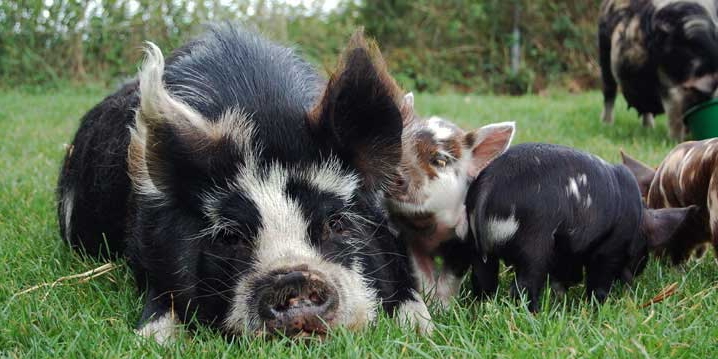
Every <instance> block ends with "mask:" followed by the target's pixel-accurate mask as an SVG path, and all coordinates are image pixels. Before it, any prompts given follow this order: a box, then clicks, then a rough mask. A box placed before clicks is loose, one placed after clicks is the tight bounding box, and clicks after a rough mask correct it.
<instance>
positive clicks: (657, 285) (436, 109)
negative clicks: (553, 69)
mask: <svg viewBox="0 0 718 359" xmlns="http://www.w3.org/2000/svg"><path fill="white" fill-rule="evenodd" d="M105 94H106V91H104V90H97V89H84V88H81V89H69V90H62V91H59V92H48V93H44V94H29V93H23V92H16V91H7V90H6V91H0V134H1V136H2V137H0V273H2V275H1V276H0V358H4V357H10V358H31V357H54V358H71V357H82V358H84V357H100V358H126V357H163V358H164V357H180V356H181V357H184V358H199V357H223V358H224V357H227V358H234V357H253V358H260V357H261V358H263V357H281V356H291V357H299V356H306V357H310V356H311V357H319V356H322V357H324V356H326V357H344V356H347V357H361V358H364V357H432V358H433V357H444V358H448V357H474V356H483V357H526V358H535V357H561V358H563V357H597V358H604V357H612V358H614V357H626V358H636V357H668V356H671V357H698V358H710V357H716V354H718V264H717V263H716V261H715V257H714V255H713V254H712V253H711V254H710V255H708V256H706V257H704V258H703V259H701V260H698V261H691V262H689V263H688V264H686V265H684V266H682V267H679V268H671V267H668V266H665V265H662V264H661V263H659V262H657V261H651V263H649V266H648V268H647V270H646V272H645V273H644V274H643V276H641V277H639V278H638V279H637V280H636V282H635V285H634V286H633V287H632V288H619V289H618V290H615V291H613V292H612V294H611V296H610V298H609V300H608V301H607V302H606V303H605V304H604V305H597V304H592V303H588V302H586V301H584V300H583V298H582V294H583V292H582V290H583V288H582V287H577V288H574V289H573V290H571V291H570V292H569V295H568V296H566V297H565V298H562V299H557V298H554V297H552V296H548V295H545V296H544V307H543V308H544V309H543V311H542V312H541V313H540V314H538V315H533V314H530V313H529V312H528V311H527V310H526V308H525V306H524V305H520V304H517V303H515V302H514V301H512V300H509V299H508V285H507V282H508V281H509V280H510V278H511V274H510V273H506V272H504V273H503V274H502V285H501V288H500V290H499V293H498V295H497V297H496V298H495V299H494V300H491V301H488V302H484V303H472V301H471V300H470V298H469V297H468V296H464V297H462V298H459V299H458V300H457V301H456V302H455V303H454V304H453V305H452V306H451V307H450V308H449V310H448V311H446V312H439V311H438V310H432V314H433V315H434V318H435V323H436V331H435V332H434V334H433V335H431V336H430V337H422V336H419V335H416V334H414V333H412V332H407V331H404V330H402V329H400V328H399V327H397V326H396V325H395V324H394V323H393V322H392V321H391V319H389V318H386V317H382V318H380V320H379V321H378V323H377V324H376V325H375V326H372V327H371V328H369V329H366V330H364V331H362V332H359V333H349V332H346V331H343V330H336V331H334V332H332V333H331V334H330V336H329V338H328V340H325V341H322V342H319V341H308V342H299V343H297V342H293V341H290V340H286V339H283V340H268V341H264V340H256V339H252V338H237V339H234V341H232V342H228V341H227V340H225V339H223V338H221V337H220V336H219V335H217V333H214V332H212V331H210V330H207V329H200V330H199V331H197V332H195V333H185V334H184V335H183V336H182V337H181V339H180V340H178V341H177V342H175V343H173V344H171V345H169V346H168V347H160V346H158V345H156V344H154V343H152V342H147V341H141V340H139V338H138V337H136V336H135V335H134V334H133V332H132V329H133V326H134V325H135V322H136V321H137V319H138V318H139V315H140V311H141V308H142V302H141V299H140V298H139V296H138V295H137V293H136V291H135V288H134V283H133V280H132V278H131V275H130V273H129V270H128V269H127V267H126V266H124V265H123V263H119V264H120V266H119V267H118V268H117V269H115V270H112V271H110V272H109V273H106V274H104V275H101V276H98V277H96V278H93V279H91V280H87V281H84V282H81V281H78V280H68V281H65V282H63V283H61V284H58V285H54V286H45V287H41V288H38V289H36V290H34V291H31V292H27V293H21V292H22V291H23V290H24V289H27V288H30V287H33V286H34V285H38V284H41V283H52V282H54V281H55V280H56V279H58V278H61V277H64V276H68V275H72V274H77V273H82V272H85V271H88V270H90V269H93V268H96V267H98V266H100V265H102V264H103V263H100V262H95V261H91V260H83V259H81V258H79V257H78V256H76V255H75V254H74V253H73V252H72V251H71V250H69V249H68V248H67V247H66V246H65V245H64V244H63V243H62V242H61V241H60V238H59V234H58V227H57V223H56V222H57V221H56V214H55V198H54V194H53V191H54V187H55V182H56V176H57V173H58V169H59V166H60V161H61V158H62V156H63V153H64V150H63V144H64V143H67V142H69V141H70V140H71V138H72V135H73V132H74V131H75V129H76V128H77V126H78V120H79V118H80V117H81V116H82V114H83V113H84V112H85V111H86V110H88V109H89V108H90V107H91V106H93V105H94V104H95V103H97V102H98V101H99V100H100V99H101V98H102V97H103V96H104V95H105ZM416 101H417V107H418V110H419V113H421V114H435V115H442V116H446V117H448V118H451V119H454V120H456V121H457V122H458V123H459V124H460V125H462V126H465V127H467V128H469V127H476V126H479V125H481V124H486V123H489V122H497V121H508V120H513V121H516V122H517V129H518V130H517V131H518V132H517V135H516V138H515V142H516V143H518V142H526V141H542V142H552V143H559V144H564V145H569V146H574V147H577V148H580V149H583V150H587V151H591V152H593V153H595V154H597V155H599V156H602V157H603V158H605V159H606V160H608V161H612V162H615V161H618V160H619V152H618V151H619V149H624V150H625V151H627V152H629V153H630V154H632V155H634V156H635V157H637V158H639V159H642V160H644V161H645V162H647V163H650V164H654V165H655V164H658V162H659V161H660V160H661V159H662V158H663V156H664V155H665V154H666V153H667V152H668V150H669V149H670V148H671V147H672V146H673V145H674V143H673V142H672V141H670V140H668V136H667V129H666V124H665V117H659V118H658V119H657V128H655V129H644V128H642V127H641V125H640V120H639V119H638V117H637V116H636V114H635V112H632V111H628V110H626V109H625V103H623V102H619V103H618V105H617V109H618V111H617V113H616V124H615V125H613V126H605V125H603V124H602V123H600V121H599V120H598V118H599V114H600V111H601V97H600V94H598V93H587V94H580V95H571V94H566V93H555V94H550V95H547V96H541V97H540V96H527V97H520V98H510V97H494V96H459V95H446V96H428V95H419V96H418V97H417V100H416ZM672 283H677V290H676V294H675V295H673V296H671V297H669V298H668V299H666V300H665V301H663V302H660V303H658V304H655V305H652V306H648V307H645V308H641V305H642V304H643V303H645V302H647V301H648V300H650V299H651V298H652V297H654V296H655V295H656V294H658V293H659V292H660V291H661V290H662V289H663V288H664V287H666V286H668V285H670V284H672Z"/></svg>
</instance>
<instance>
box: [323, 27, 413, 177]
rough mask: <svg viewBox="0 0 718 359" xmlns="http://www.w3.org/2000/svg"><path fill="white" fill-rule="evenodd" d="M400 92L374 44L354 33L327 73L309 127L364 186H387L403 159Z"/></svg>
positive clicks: (361, 35)
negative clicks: (326, 78)
mask: <svg viewBox="0 0 718 359" xmlns="http://www.w3.org/2000/svg"><path fill="white" fill-rule="evenodd" d="M401 103H402V96H401V90H400V88H399V87H398V86H397V85H396V83H395V82H394V79H393V78H392V77H391V76H390V75H389V72H388V71H387V69H386V65H385V63H384V60H383V59H382V56H381V53H380V52H379V49H378V48H377V46H376V44H374V43H373V42H371V41H367V40H365V39H364V36H363V34H362V31H361V30H360V31H357V32H356V33H355V34H354V35H353V36H352V38H351V40H350V41H349V44H348V45H347V48H346V50H345V51H344V55H343V56H342V59H341V60H340V63H339V67H338V69H337V70H336V71H335V72H334V74H333V75H332V76H331V77H330V79H329V82H328V84H327V87H326V89H325V91H324V94H323V96H322V98H321V101H320V102H319V104H318V105H317V106H316V107H315V108H314V109H313V110H312V112H311V113H310V114H309V125H310V127H311V128H312V129H313V130H314V131H315V133H317V138H319V140H320V141H324V142H326V144H327V145H328V146H329V148H330V149H331V151H333V152H334V153H335V154H337V155H338V156H339V157H340V158H341V159H342V160H343V161H344V162H346V163H348V164H350V165H351V166H352V167H353V168H355V169H357V170H358V172H359V173H360V175H361V176H362V183H363V184H364V186H365V188H366V189H370V190H373V189H377V188H381V187H384V186H386V185H388V183H389V181H390V179H391V177H392V176H393V175H395V174H396V171H397V168H398V165H399V160H400V158H401V135H402V127H403V126H402V125H403V123H402V113H401V109H400V106H401V105H400V104H401Z"/></svg>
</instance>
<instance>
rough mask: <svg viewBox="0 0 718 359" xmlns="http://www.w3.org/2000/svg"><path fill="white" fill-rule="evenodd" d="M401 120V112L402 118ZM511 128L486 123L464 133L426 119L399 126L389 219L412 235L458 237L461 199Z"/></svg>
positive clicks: (505, 124) (462, 229) (463, 225)
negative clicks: (398, 179)
mask: <svg viewBox="0 0 718 359" xmlns="http://www.w3.org/2000/svg"><path fill="white" fill-rule="evenodd" d="M405 116H406V113H405ZM514 128H515V126H514V123H513V122H503V123H497V124H490V125H487V126H484V127H481V128H479V129H478V130H476V131H472V132H465V131H463V130H462V129H461V128H459V127H458V126H456V125H454V124H453V123H451V122H449V121H447V120H445V119H442V118H439V117H431V118H429V119H428V120H418V119H415V118H414V119H412V120H410V121H406V122H405V129H404V138H403V157H402V164H401V168H400V172H401V174H402V187H403V188H402V189H401V190H400V191H397V192H396V193H392V194H391V195H390V198H389V201H388V206H389V209H390V211H391V212H392V214H393V215H394V216H395V217H397V216H399V217H402V219H403V221H402V222H407V221H406V219H409V222H411V224H412V225H413V227H414V229H415V230H417V229H418V230H419V231H421V230H424V231H428V232H430V233H426V234H432V233H433V232H445V235H447V236H451V235H452V234H453V233H452V232H454V231H447V230H446V229H447V228H448V229H455V230H456V231H455V232H456V234H458V235H459V236H463V235H464V234H465V228H466V220H465V217H466V214H465V210H464V199H465V197H466V191H467V190H468V187H469V184H470V183H471V182H472V181H473V180H474V179H475V178H476V176H478V174H479V172H480V171H481V170H482V169H483V168H484V167H485V166H486V165H487V164H488V163H489V162H490V161H491V160H493V159H494V158H496V157H497V156H499V155H500V154H501V153H503V152H504V151H505V150H506V148H508V146H509V144H510V143H511V139H512V138H513V134H514Z"/></svg>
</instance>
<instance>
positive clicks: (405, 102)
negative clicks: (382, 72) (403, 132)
mask: <svg viewBox="0 0 718 359" xmlns="http://www.w3.org/2000/svg"><path fill="white" fill-rule="evenodd" d="M400 110H401V118H402V119H403V120H404V127H406V126H408V125H410V124H411V123H413V122H414V93H413V92H409V93H408V94H406V95H404V98H403V99H402V100H401V107H400Z"/></svg>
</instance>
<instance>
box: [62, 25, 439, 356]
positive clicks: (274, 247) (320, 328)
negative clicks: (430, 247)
mask: <svg viewBox="0 0 718 359" xmlns="http://www.w3.org/2000/svg"><path fill="white" fill-rule="evenodd" d="M146 52H147V57H146V60H145V63H144V65H143V66H142V69H141V71H140V73H139V78H138V79H137V80H136V81H134V82H132V83H129V84H127V85H126V86H124V87H123V88H122V89H121V90H119V91H118V92H116V93H115V94H113V95H110V96H109V97H107V98H106V99H105V100H104V101H102V102H101V103H100V104H98V105H97V106H96V107H95V108H93V109H92V110H91V111H90V112H89V113H88V114H87V115H85V117H84V118H83V120H82V124H81V125H80V129H79V130H78V132H77V134H76V136H75V139H74V141H73V145H72V146H70V150H69V151H68V154H67V156H66V158H65V162H64V165H63V169H62V172H61V174H60V179H59V186H58V196H59V207H58V212H59V220H60V228H61V232H62V236H63V238H64V239H65V240H67V241H68V242H69V243H71V244H72V245H73V246H74V247H77V248H84V250H85V251H86V252H87V253H89V254H98V253H108V252H109V254H110V255H126V256H127V258H128V261H129V264H130V266H131V267H132V270H133V272H134V274H135V276H136V280H137V284H138V286H139V288H140V290H141V291H142V292H144V295H145V297H146V304H145V307H144V311H143V313H142V316H141V322H140V324H141V326H140V328H139V333H140V334H142V335H145V336H148V337H153V338H154V339H156V340H157V341H159V342H164V341H166V340H168V339H171V338H172V337H173V336H174V335H175V334H174V333H175V332H174V328H175V326H176V324H178V323H188V322H189V321H190V319H191V318H196V319H197V320H198V321H199V323H201V324H205V325H209V326H213V327H216V328H219V329H221V330H222V331H224V332H225V333H227V334H242V333H248V334H255V333H270V334H271V333H276V332H279V333H283V334H287V335H305V334H311V333H320V334H321V333H325V332H326V331H327V329H328V328H332V327H336V326H343V327H348V328H350V329H359V328H362V327H365V326H366V325H367V324H369V323H371V322H372V321H373V320H374V319H375V318H376V316H377V314H378V311H379V310H381V309H382V308H383V310H385V311H387V312H388V313H390V314H393V315H394V316H395V317H397V318H399V320H400V321H401V322H403V323H406V324H409V325H411V326H418V329H420V330H423V331H426V330H429V329H430V328H431V322H430V321H429V319H430V318H429V314H428V311H427V308H426V306H425V305H424V303H423V301H422V300H421V299H420V298H419V296H418V294H417V292H416V291H415V288H416V285H415V280H414V279H413V277H412V275H411V273H410V271H409V268H410V265H409V263H408V259H407V256H406V250H405V246H403V245H401V243H399V241H398V240H397V238H396V237H395V236H394V235H392V234H391V232H390V231H389V229H388V228H387V226H386V220H387V218H386V216H385V214H384V211H383V207H382V205H381V199H382V197H383V196H382V193H383V191H384V190H385V189H388V187H389V185H390V184H392V183H393V182H394V178H393V174H394V173H395V171H396V168H397V167H398V165H399V161H400V157H401V135H402V118H401V109H400V104H401V91H400V89H399V88H398V87H397V86H396V84H395V82H394V81H393V79H392V78H391V77H390V75H389V74H388V73H387V71H386V69H385V65H384V62H383V60H382V58H381V54H380V53H379V51H378V49H377V47H376V45H374V44H373V43H370V42H369V43H368V42H367V41H365V40H364V38H363V36H362V34H361V33H357V34H356V35H354V36H353V37H352V39H351V40H350V42H349V44H348V47H347V49H346V52H345V53H344V56H343V57H342V59H341V61H340V64H339V68H338V69H337V70H336V72H335V73H334V74H333V75H332V76H331V78H330V79H329V81H328V82H325V81H323V80H321V78H320V76H318V74H317V72H316V71H315V70H314V69H313V68H312V67H311V66H309V65H308V64H307V63H306V62H304V61H303V60H301V59H300V58H299V57H298V56H297V55H296V54H295V53H294V52H293V51H292V50H290V49H287V48H285V47H281V46H278V45H275V44H273V43H271V42H268V41H267V40H265V39H263V38H261V37H259V36H257V35H255V34H253V33H249V32H246V31H244V30H241V29H238V28H235V27H233V26H230V25H224V26H219V27H213V28H211V29H210V31H208V33H207V34H205V35H204V36H202V37H199V38H197V39H195V40H194V41H191V42H189V43H188V44H186V45H185V46H184V47H181V48H179V49H178V50H176V51H175V52H174V53H173V54H172V55H171V56H170V57H169V58H168V59H167V61H166V62H165V59H164V57H163V55H162V52H161V51H160V49H158V48H157V47H156V46H154V45H153V44H148V46H147V49H146Z"/></svg>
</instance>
